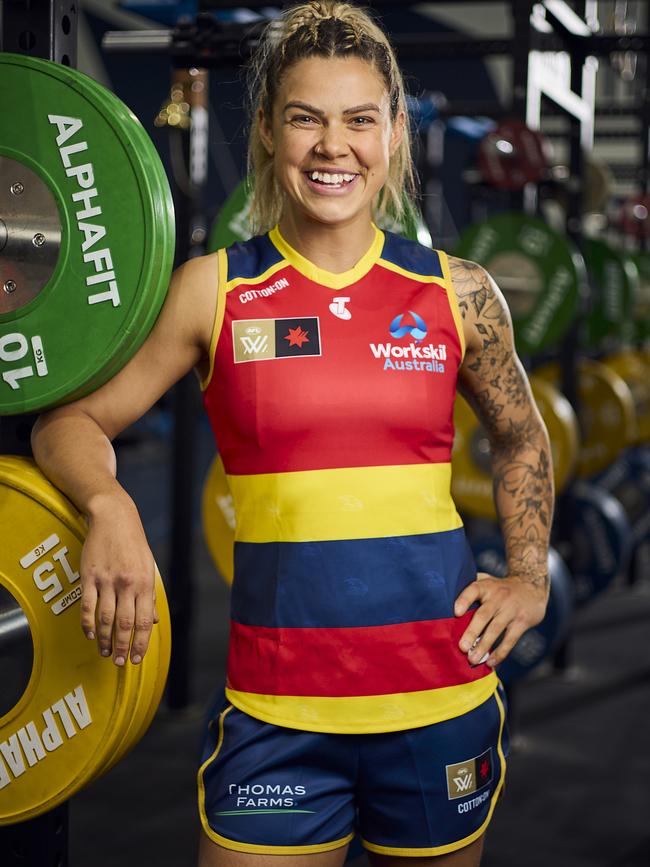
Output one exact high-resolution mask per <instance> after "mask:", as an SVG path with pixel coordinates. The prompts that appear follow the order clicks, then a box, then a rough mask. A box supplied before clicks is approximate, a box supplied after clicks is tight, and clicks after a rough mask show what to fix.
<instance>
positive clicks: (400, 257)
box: [381, 232, 443, 277]
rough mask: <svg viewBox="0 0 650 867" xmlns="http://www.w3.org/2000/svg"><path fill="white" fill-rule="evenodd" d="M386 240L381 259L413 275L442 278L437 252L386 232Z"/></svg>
mask: <svg viewBox="0 0 650 867" xmlns="http://www.w3.org/2000/svg"><path fill="white" fill-rule="evenodd" d="M384 234H385V236H386V240H385V242H384V249H383V250H382V253H381V258H382V259H385V260H386V261H388V262H392V263H393V265H398V266H399V267H400V268H404V270H405V271H410V273H411V274H422V275H425V276H430V277H442V276H443V273H442V265H441V264H440V257H439V256H438V253H437V252H436V251H435V250H432V249H431V248H430V247H425V246H424V244H418V243H417V241H409V240H408V238H402V237H401V236H400V235H394V234H393V233H392V232H385V233H384Z"/></svg>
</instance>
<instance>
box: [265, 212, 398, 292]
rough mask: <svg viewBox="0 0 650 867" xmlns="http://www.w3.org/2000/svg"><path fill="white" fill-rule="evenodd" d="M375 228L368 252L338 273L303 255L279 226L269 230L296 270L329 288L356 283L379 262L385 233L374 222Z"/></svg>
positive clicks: (274, 241) (283, 254)
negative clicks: (351, 265)
mask: <svg viewBox="0 0 650 867" xmlns="http://www.w3.org/2000/svg"><path fill="white" fill-rule="evenodd" d="M372 228H373V229H374V230H375V239H374V241H373V242H372V244H371V245H370V247H369V249H368V250H367V252H366V253H364V254H363V256H362V257H361V259H359V261H358V262H357V264H356V265H355V266H354V267H352V268H350V269H349V270H348V271H342V272H341V273H340V274H336V273H334V272H333V271H326V270H325V269H324V268H319V267H318V266H317V265H314V263H313V262H310V261H309V259H306V258H305V257H304V256H302V255H301V254H300V253H299V252H298V251H297V250H294V248H293V247H292V246H291V245H290V244H289V243H288V241H286V240H285V239H284V238H283V237H282V234H281V233H280V228H279V226H274V228H273V229H271V231H270V232H269V239H270V241H271V243H272V244H273V246H274V247H275V248H276V249H277V250H278V252H279V253H280V254H281V255H282V256H283V257H284V258H285V259H286V260H287V261H288V262H289V264H290V265H292V266H293V267H294V268H295V269H296V271H299V272H300V273H301V274H302V275H303V277H307V279H308V280H313V281H314V283H320V284H321V285H322V286H327V287H328V288H329V289H344V288H345V287H346V286H350V285H351V284H352V283H356V282H357V281H358V280H361V278H362V277H365V276H366V274H367V273H368V272H369V271H370V270H371V268H372V267H373V265H375V264H376V263H377V261H378V260H379V257H380V256H381V253H382V250H383V249H384V241H385V237H384V233H383V232H382V231H381V229H379V228H377V226H375V224H374V223H373V224H372Z"/></svg>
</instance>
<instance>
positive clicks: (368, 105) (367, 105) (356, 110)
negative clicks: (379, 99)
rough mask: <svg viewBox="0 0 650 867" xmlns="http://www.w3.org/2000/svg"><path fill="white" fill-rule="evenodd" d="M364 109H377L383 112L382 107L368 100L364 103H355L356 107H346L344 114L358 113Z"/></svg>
mask: <svg viewBox="0 0 650 867" xmlns="http://www.w3.org/2000/svg"><path fill="white" fill-rule="evenodd" d="M362 111H377V112H379V113H380V114H381V109H380V108H379V106H378V105H376V104H375V103H374V102H366V103H364V104H363V105H355V107H354V108H346V109H345V111H344V112H343V114H358V113H359V112H362Z"/></svg>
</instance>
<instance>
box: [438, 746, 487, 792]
mask: <svg viewBox="0 0 650 867" xmlns="http://www.w3.org/2000/svg"><path fill="white" fill-rule="evenodd" d="M445 770H446V771H447V796H448V798H449V800H450V801H453V800H454V799H455V798H464V797H465V796H466V795H473V794H474V792H477V791H478V790H479V789H482V788H483V786H487V784H488V783H490V782H492V750H491V749H488V750H486V751H485V752H484V753H481V755H480V756H474V757H473V758H471V759H466V760H465V761H464V762H457V763H456V764H454V765H446V766H445Z"/></svg>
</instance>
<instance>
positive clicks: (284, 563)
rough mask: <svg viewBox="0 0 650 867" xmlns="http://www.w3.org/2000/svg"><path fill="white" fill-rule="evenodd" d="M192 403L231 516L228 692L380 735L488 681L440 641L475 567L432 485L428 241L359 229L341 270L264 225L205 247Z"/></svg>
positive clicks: (455, 345) (448, 385)
mask: <svg viewBox="0 0 650 867" xmlns="http://www.w3.org/2000/svg"><path fill="white" fill-rule="evenodd" d="M218 257H219V269H220V285H219V287H218V299H217V309H216V317H215V325H214V333H213V339H212V345H211V364H210V372H209V374H208V376H207V377H206V379H205V381H204V382H203V383H202V388H203V399H204V404H205V407H206V410H207V413H208V416H209V419H210V423H211V425H212V428H213V431H214V434H215V438H216V441H217V446H218V449H219V451H220V454H221V457H222V460H223V463H224V467H225V470H226V475H227V479H228V483H229V486H230V490H231V493H232V496H233V501H234V510H235V516H236V528H235V551H234V582H233V587H232V601H231V628H230V646H229V653H228V675H227V689H226V693H227V697H228V700H229V701H230V702H231V703H232V704H233V705H234V706H235V707H237V708H239V709H240V710H242V711H244V712H245V713H248V714H249V715H250V716H253V717H256V718H258V719H261V720H265V721H267V722H271V723H274V724H276V725H282V726H288V727H291V728H298V729H305V730H312V731H325V732H348V733H357V732H385V731H396V730H400V729H406V728H414V727H417V726H422V725H428V724H430V723H433V722H438V721H440V720H444V719H449V718H451V717H454V716H458V715H460V714H463V713H466V712H467V711H469V710H471V709H473V708H474V707H477V706H478V705H479V704H481V703H482V702H484V701H485V700H486V699H487V698H488V697H489V696H490V695H491V694H492V693H493V692H494V690H495V689H496V686H497V679H496V675H495V673H494V672H493V671H492V669H491V668H489V667H487V666H485V665H479V666H476V667H471V666H470V665H469V663H468V661H467V656H466V655H465V654H463V653H462V652H461V651H460V649H459V647H458V641H459V639H460V637H461V635H462V634H463V632H464V630H465V628H466V626H467V623H468V621H469V619H470V618H471V616H472V614H473V611H470V612H468V614H467V615H465V616H464V617H460V618H457V617H455V616H454V612H453V608H454V601H455V599H456V597H457V596H458V594H459V593H460V591H461V590H462V589H463V587H465V586H466V585H467V584H468V583H470V582H472V581H473V580H474V579H475V577H476V571H475V566H474V562H473V559H472V556H471V553H470V551H469V547H468V545H467V541H466V538H465V533H464V529H463V526H462V521H461V519H460V517H459V515H458V513H457V511H456V508H455V506H454V503H453V500H452V498H451V493H450V482H451V463H450V461H451V447H452V442H453V436H454V430H453V406H454V398H455V394H456V380H457V372H458V368H459V365H460V364H461V361H462V358H463V353H464V339H463V329H462V322H461V317H460V313H459V309H458V303H457V300H456V296H455V293H454V290H453V286H452V282H451V277H450V274H449V266H448V262H447V257H446V255H445V254H444V253H443V252H441V251H436V250H431V249H428V248H426V247H424V246H422V245H419V244H416V243H414V242H411V241H407V240H404V239H402V238H400V237H398V236H396V235H392V234H390V233H383V232H381V231H380V230H379V229H377V228H375V240H374V243H373V244H372V246H371V248H370V249H369V250H368V252H367V253H366V255H365V256H364V257H363V258H362V259H361V260H360V261H359V262H358V263H357V264H356V265H355V266H354V268H352V269H351V270H349V271H346V272H345V273H340V274H337V273H331V272H328V271H325V270H323V269H321V268H318V267H316V266H315V265H313V264H312V263H311V262H309V261H308V260H307V259H305V258H304V257H303V256H301V255H300V254H299V253H298V252H297V251H295V250H294V249H292V248H291V247H290V246H289V244H288V243H287V242H286V241H285V240H284V238H283V237H282V235H281V234H280V232H279V230H278V229H277V228H275V229H273V230H272V231H271V232H270V233H269V234H267V235H264V236H260V237H256V238H253V239H252V240H250V241H248V242H246V243H244V244H236V245H234V246H233V247H230V248H228V249H227V250H220V251H219V253H218Z"/></svg>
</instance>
